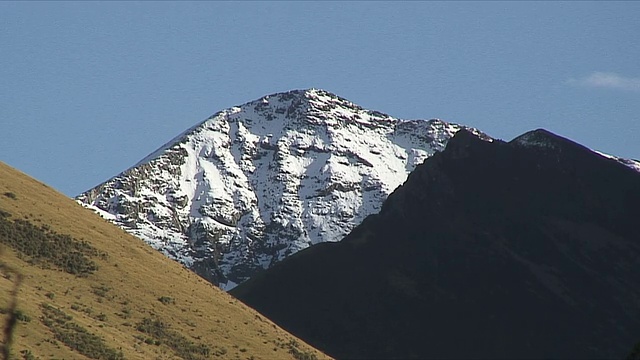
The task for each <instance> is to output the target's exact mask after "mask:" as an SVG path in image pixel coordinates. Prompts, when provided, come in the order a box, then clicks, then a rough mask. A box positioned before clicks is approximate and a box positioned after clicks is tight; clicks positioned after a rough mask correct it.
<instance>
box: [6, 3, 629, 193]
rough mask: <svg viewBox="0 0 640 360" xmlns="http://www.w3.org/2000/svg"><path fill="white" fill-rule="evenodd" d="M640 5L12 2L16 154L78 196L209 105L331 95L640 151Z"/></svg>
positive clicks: (10, 159) (9, 33) (9, 127)
mask: <svg viewBox="0 0 640 360" xmlns="http://www.w3.org/2000/svg"><path fill="white" fill-rule="evenodd" d="M639 19H640V2H618V3H613V2H604V1H602V2H560V3H559V2H528V3H527V2H443V3H440V2H403V3H398V2H393V3H390V2H361V1H357V2H348V3H345V2H17V3H13V2H0V84H1V85H0V132H1V134H2V137H1V139H0V161H4V162H6V163H8V164H9V165H11V166H13V167H16V168H18V169H20V170H22V171H24V172H26V173H27V174H29V175H31V176H34V177H36V178H37V179H39V180H41V181H43V182H46V183H47V184H49V185H51V186H53V187H54V188H56V189H58V190H60V191H62V192H64V193H65V194H67V195H69V196H74V195H77V194H78V193H80V192H82V191H84V190H87V189H89V188H91V187H93V186H95V185H97V184H99V183H100V182H102V181H105V180H107V179H108V178H110V177H111V176H114V175H116V174H118V173H119V172H121V171H123V170H125V169H126V168H128V167H130V166H132V165H133V164H135V163H136V162H138V161H139V160H140V159H142V158H143V157H145V156H146V155H147V154H149V153H151V152H152V151H154V150H155V149H156V148H158V147H160V146H161V145H163V144H164V143H165V142H167V141H168V140H170V139H171V138H173V137H174V136H176V135H178V134H179V133H181V132H182V131H184V130H186V129H187V128H188V127H190V126H193V125H194V124H196V123H198V122H200V121H201V120H203V119H205V118H206V117H208V116H209V115H211V114H213V113H215V112H217V111H218V110H222V109H224V108H228V107H230V106H234V105H239V104H242V103H245V102H248V101H251V100H254V99H257V98H259V97H261V96H263V95H267V94H271V93H275V92H281V91H287V90H291V89H302V88H310V87H315V88H322V89H325V90H328V91H331V92H334V93H336V94H338V95H340V96H342V97H345V98H347V99H349V100H351V101H353V102H355V103H357V104H359V105H361V106H364V107H366V108H370V109H373V110H379V111H382V112H385V113H387V114H389V115H392V116H395V117H399V118H405V119H416V118H422V119H429V118H441V119H443V120H446V121H450V122H457V123H461V124H465V125H470V126H474V127H477V128H479V129H481V130H483V131H484V132H486V133H488V134H489V135H491V136H494V137H497V138H501V139H505V140H510V139H511V138H513V137H515V136H517V135H519V134H520V133H523V132H525V131H528V130H532V129H536V128H546V129H548V130H550V131H552V132H555V133H557V134H559V135H562V136H565V137H568V138H570V139H573V140H575V141H578V142H580V143H582V144H584V145H586V146H588V147H590V148H594V149H597V150H600V151H604V152H606V153H610V154H614V155H618V156H622V157H628V158H636V159H637V158H640V20H639Z"/></svg>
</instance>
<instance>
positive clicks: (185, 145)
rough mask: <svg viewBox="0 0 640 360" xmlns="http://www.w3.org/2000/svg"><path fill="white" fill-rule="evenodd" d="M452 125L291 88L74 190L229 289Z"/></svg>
mask: <svg viewBox="0 0 640 360" xmlns="http://www.w3.org/2000/svg"><path fill="white" fill-rule="evenodd" d="M461 128H464V127H463V126H460V125H456V124H450V123H447V122H444V121H441V120H437V119H433V120H428V121H425V120H410V121H403V120H399V119H396V118H393V117H391V116H389V115H386V114H383V113H381V112H378V111H372V110H367V109H364V108H362V107H360V106H358V105H356V104H354V103H352V102H350V101H348V100H346V99H343V98H341V97H339V96H337V95H334V94H332V93H330V92H327V91H324V90H320V89H308V90H293V91H289V92H284V93H277V94H272V95H268V96H264V97H262V98H260V99H258V100H255V101H252V102H249V103H246V104H244V105H240V106H235V107H232V108H229V109H226V110H222V111H220V112H218V113H216V114H214V115H212V116H211V117H209V118H208V119H206V120H204V121H203V122H201V123H199V124H197V125H195V126H194V127H192V128H190V129H188V130H187V131H185V132H184V133H182V134H180V135H179V136H177V137H176V138H174V139H173V140H171V141H169V142H168V143H167V144H165V145H164V146H162V147H161V148H159V149H158V150H156V151H155V152H153V153H152V154H150V155H149V156H147V157H146V158H145V159H143V160H142V161H140V162H139V163H138V164H136V165H135V166H134V167H132V168H130V169H128V170H126V171H125V172H123V173H121V174H119V175H118V176H116V177H114V178H112V179H110V180H108V181H107V182H105V183H103V184H101V185H99V186H97V187H95V188H93V189H91V190H89V191H87V192H85V193H84V194H81V195H79V196H78V197H77V199H78V200H79V201H80V202H82V203H83V204H85V205H86V206H89V207H91V208H93V209H95V210H96V211H98V212H99V213H100V214H102V215H103V216H104V217H105V218H108V219H109V220H111V221H113V222H114V223H116V224H117V225H119V226H121V227H122V228H124V229H125V230H127V231H128V232H130V233H132V234H134V235H136V236H138V237H140V238H142V239H144V240H145V241H147V242H148V243H150V244H151V245H152V246H153V247H155V248H156V249H159V250H161V251H163V252H164V253H165V254H166V255H168V256H170V257H172V258H174V259H176V260H178V261H181V262H182V263H184V264H185V265H186V266H188V267H190V268H192V269H193V270H195V271H196V272H197V273H198V274H200V275H201V276H203V277H205V278H207V279H208V280H210V281H211V282H213V283H215V284H218V285H220V286H221V287H223V288H225V289H230V288H232V287H234V286H235V285H236V284H238V283H239V282H241V281H244V280H246V279H247V278H249V277H251V276H252V275H253V274H254V273H256V272H257V271H260V270H262V269H265V268H268V267H270V266H272V265H273V264H275V263H276V262H278V261H280V260H282V259H284V258H285V257H287V256H289V255H291V254H293V253H295V252H297V251H299V250H301V249H304V248H306V247H308V246H310V245H312V244H316V243H319V242H325V241H338V240H340V239H342V237H344V236H345V235H346V234H348V233H349V232H350V231H351V229H352V228H353V227H355V226H356V225H357V224H359V223H360V222H361V221H362V220H363V219H364V218H365V217H366V216H368V215H370V214H372V213H375V212H377V211H379V209H380V206H381V205H382V202H383V201H384V199H386V197H387V196H388V195H389V194H390V193H391V192H392V191H393V190H394V189H395V188H396V187H398V186H399V185H400V184H402V183H403V182H404V181H405V179H406V177H407V175H408V173H409V172H410V171H412V170H413V169H414V168H415V166H416V165H418V164H420V163H422V162H423V161H424V160H425V159H426V158H427V157H429V156H431V155H433V154H434V153H435V152H436V151H441V150H443V149H444V147H445V145H446V143H447V141H448V140H449V139H450V138H451V137H452V136H453V135H454V134H455V133H456V132H457V131H458V130H460V129H461ZM469 130H470V131H472V132H473V133H474V134H477V135H479V136H483V137H485V138H488V137H487V136H486V135H484V134H481V133H480V132H479V131H477V130H475V129H469Z"/></svg>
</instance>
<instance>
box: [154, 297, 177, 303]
mask: <svg viewBox="0 0 640 360" xmlns="http://www.w3.org/2000/svg"><path fill="white" fill-rule="evenodd" d="M158 301H160V302H161V303H163V304H165V305H169V304H175V303H176V300H175V299H174V298H172V297H170V296H161V297H159V298H158Z"/></svg>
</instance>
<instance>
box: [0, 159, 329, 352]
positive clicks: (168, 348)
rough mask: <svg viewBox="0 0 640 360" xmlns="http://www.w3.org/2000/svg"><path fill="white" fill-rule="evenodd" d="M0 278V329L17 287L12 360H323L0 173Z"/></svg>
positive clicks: (46, 194) (209, 288) (102, 224)
mask: <svg viewBox="0 0 640 360" xmlns="http://www.w3.org/2000/svg"><path fill="white" fill-rule="evenodd" d="M0 272H1V273H2V277H0V309H1V310H2V311H1V313H2V314H3V315H2V319H3V322H2V324H3V325H4V324H5V321H6V320H8V319H9V318H10V316H11V313H12V312H11V311H9V310H10V308H11V301H12V300H11V299H12V296H11V289H13V288H14V285H15V284H16V283H17V279H18V276H21V278H22V283H21V285H20V286H19V288H18V289H19V291H18V293H17V297H16V299H17V309H16V310H17V314H18V316H17V323H16V327H15V333H14V336H13V340H14V342H13V346H12V354H13V356H14V357H15V358H16V359H18V358H19V359H22V358H25V359H27V358H30V357H29V354H30V355H31V356H35V357H37V358H40V359H45V358H56V359H84V358H98V359H122V358H125V359H175V358H184V359H205V358H206V359H212V358H213V359H215V358H237V359H246V358H251V357H254V358H262V359H269V358H291V359H295V358H297V359H300V358H303V357H304V356H306V355H308V356H316V357H318V358H322V357H324V355H322V354H321V353H319V352H317V351H316V350H314V349H312V348H311V347H309V346H308V345H306V344H304V343H303V342H301V341H300V340H298V339H296V338H295V337H293V336H291V335H290V334H288V333H286V332H285V331H283V330H282V329H280V328H278V327H276V326H275V325H274V324H273V323H272V322H270V321H269V320H267V319H265V318H264V317H263V316H261V315H259V314H258V313H257V312H255V311H253V310H251V309H250V308H248V307H246V306H245V305H243V304H241V303H240V302H238V301H237V300H235V299H234V298H232V297H231V296H229V295H228V294H226V293H225V292H223V291H221V290H220V289H218V288H217V287H215V286H213V285H211V284H210V283H208V282H206V281H205V280H203V279H201V278H200V277H198V276H196V275H195V274H193V272H191V271H189V270H187V269H184V268H183V267H182V266H180V265H179V264H178V263H176V262H174V261H171V260H169V259H167V258H166V257H165V256H163V255H162V254H160V253H159V252H157V251H155V250H153V249H152V248H151V247H150V246H148V245H147V244H144V243H143V242H142V241H140V240H139V239H137V238H135V237H133V236H131V235H129V234H127V233H126V232H124V231H122V230H121V229H119V228H118V227H116V226H114V225H113V224H111V223H109V222H107V221H105V220H104V219H101V218H100V217H99V216H97V215H96V214H95V213H94V212H93V211H89V210H87V209H84V208H83V207H81V206H79V205H78V204H77V203H75V202H74V201H72V200H70V199H69V198H67V197H65V196H64V195H62V194H60V193H58V192H56V191H54V190H53V189H51V188H50V187H48V186H46V185H44V184H42V183H40V182H38V181H36V180H34V179H32V178H29V177H28V176H26V175H24V174H22V173H20V172H18V171H16V170H15V169H12V168H10V167H9V166H7V165H5V164H2V163H0ZM0 347H1V346H0ZM74 349H75V350H74ZM83 354H84V355H83ZM0 357H2V355H0Z"/></svg>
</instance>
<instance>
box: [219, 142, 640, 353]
mask: <svg viewBox="0 0 640 360" xmlns="http://www.w3.org/2000/svg"><path fill="white" fill-rule="evenodd" d="M516 139H518V140H517V141H514V140H512V141H511V142H504V141H501V140H495V141H493V142H486V141H481V140H479V139H478V138H477V137H476V136H474V135H472V134H469V133H467V132H465V131H464V130H463V131H460V132H458V133H456V135H455V136H454V137H453V138H452V139H451V140H450V141H449V143H448V145H447V148H446V149H445V150H444V151H443V152H440V153H437V154H435V155H433V156H432V157H430V158H428V159H427V160H426V161H425V162H424V163H423V164H422V165H419V166H418V167H416V169H415V170H414V171H413V172H412V173H411V174H410V175H409V177H408V179H407V181H406V182H405V183H404V184H403V185H402V186H400V187H399V188H398V189H396V191H394V192H393V193H392V194H391V195H390V196H389V197H388V199H387V200H386V201H385V203H384V205H383V206H382V209H381V211H380V212H379V213H378V214H374V215H370V216H369V217H367V218H366V219H365V220H364V221H363V223H362V224H361V225H359V226H358V227H356V228H355V229H354V230H353V231H352V232H351V233H350V234H349V235H348V236H347V237H346V238H345V239H343V240H342V241H340V242H337V243H331V244H326V245H323V246H314V247H312V248H310V249H306V250H304V251H301V252H299V253H297V254H295V255H294V256H291V257H290V258H288V259H286V260H285V261H283V262H281V263H280V264H278V265H276V266H274V267H273V268H271V269H269V270H267V271H265V272H263V273H261V274H258V275H256V276H255V277H254V278H252V279H249V280H248V281H247V282H245V283H243V284H241V285H240V286H238V287H237V288H235V289H233V290H231V294H232V295H234V296H236V297H238V298H239V299H241V300H242V301H243V302H245V303H246V304H248V305H250V306H252V307H254V308H255V309H256V310H258V311H260V312H261V313H263V314H265V315H266V316H268V317H270V318H271V319H273V320H274V321H276V322H277V323H278V324H280V325H281V326H283V327H284V328H286V329H288V330H289V331H292V332H294V333H296V334H298V336H300V337H302V338H303V339H305V340H306V341H308V342H309V343H311V344H314V345H315V346H316V347H318V348H320V349H323V351H326V352H327V353H328V354H330V355H332V356H335V357H338V358H389V357H395V358H620V357H624V356H626V355H628V353H629V351H630V350H631V348H632V347H633V345H634V343H635V342H636V341H637V333H638V332H639V331H640V322H639V321H638V320H637V319H638V318H639V315H640V314H639V312H638V309H637V306H636V305H637V300H638V299H640V292H638V290H637V289H636V288H635V286H634V285H633V284H635V283H637V281H638V280H639V279H640V262H639V261H638V258H639V255H640V243H638V238H637V231H636V229H635V225H634V224H635V219H637V217H638V216H640V205H639V204H640V174H639V173H638V172H636V171H634V170H633V169H630V168H628V167H627V166H623V164H620V163H619V162H618V161H616V160H615V159H610V158H607V157H604V156H601V155H599V154H597V153H594V152H593V151H591V150H589V149H587V148H585V147H583V146H582V145H579V144H577V143H574V142H572V141H570V140H568V139H565V138H562V137H560V136H557V135H555V134H552V133H550V132H547V131H540V130H538V131H532V132H529V133H527V134H523V136H521V137H517V138H516ZM532 145H533V146H532ZM549 145H552V146H553V147H549ZM329 261H330V262H331V264H332V266H331V267H323V264H325V263H327V262H329Z"/></svg>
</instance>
